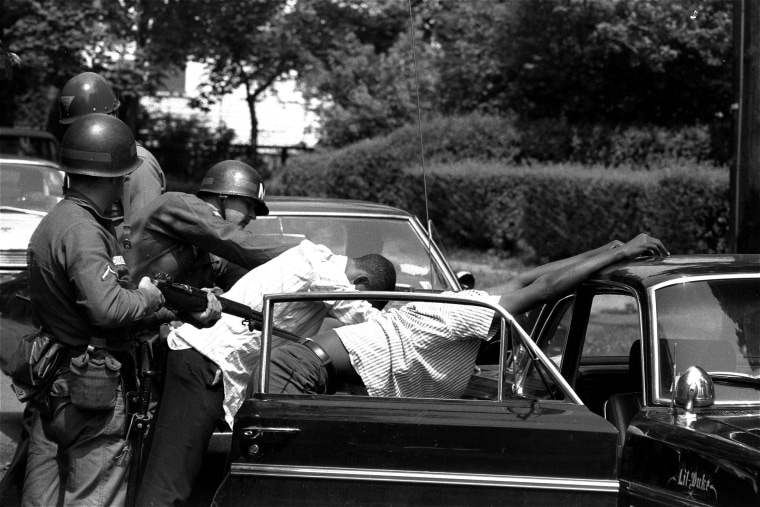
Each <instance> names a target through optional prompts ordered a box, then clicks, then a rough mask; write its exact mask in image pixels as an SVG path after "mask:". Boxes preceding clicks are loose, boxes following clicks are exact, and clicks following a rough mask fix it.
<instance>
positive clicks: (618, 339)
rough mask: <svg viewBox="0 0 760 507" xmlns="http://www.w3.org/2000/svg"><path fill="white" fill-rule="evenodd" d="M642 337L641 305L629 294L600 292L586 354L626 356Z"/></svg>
mask: <svg viewBox="0 0 760 507" xmlns="http://www.w3.org/2000/svg"><path fill="white" fill-rule="evenodd" d="M640 338H641V325H640V320H639V311H638V304H637V303H636V299H635V298H634V297H633V296H632V295H629V294H596V295H594V299H593V301H592V304H591V312H590V314H589V320H588V328H587V329H586V340H585V341H584V343H583V354H582V357H605V356H625V357H628V353H629V352H630V350H631V345H632V344H633V342H635V341H636V340H638V339H640Z"/></svg>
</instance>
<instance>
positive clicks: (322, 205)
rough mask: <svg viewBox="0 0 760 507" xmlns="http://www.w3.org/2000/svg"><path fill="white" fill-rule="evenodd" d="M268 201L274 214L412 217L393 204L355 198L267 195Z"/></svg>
mask: <svg viewBox="0 0 760 507" xmlns="http://www.w3.org/2000/svg"><path fill="white" fill-rule="evenodd" d="M266 203H267V207H268V208H269V212H270V213H271V214H273V215H286V214H294V215H297V214H300V215H312V214H313V215H365V216H367V215H375V216H386V217H387V216H391V217H396V218H403V219H409V218H410V217H412V215H411V213H408V212H406V211H404V210H401V209H399V208H394V207H393V206H388V205H385V204H379V203H375V202H369V201H360V200H354V199H333V198H329V197H296V196H267V198H266Z"/></svg>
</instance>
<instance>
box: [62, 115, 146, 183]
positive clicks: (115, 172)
mask: <svg viewBox="0 0 760 507" xmlns="http://www.w3.org/2000/svg"><path fill="white" fill-rule="evenodd" d="M61 163H62V165H63V170H64V171H65V172H67V173H71V174H84V175H87V176H99V177H102V178H114V177H117V176H124V175H126V174H129V173H131V172H132V171H134V170H135V169H137V167H138V166H139V165H140V164H141V163H142V160H141V159H140V158H138V157H137V144H136V143H135V138H134V136H133V135H132V131H131V130H129V127H127V125H126V124H125V123H124V122H123V121H121V120H120V119H118V118H115V117H113V116H110V115H107V114H101V113H95V114H88V115H85V116H82V117H81V118H79V119H78V120H76V121H75V122H74V123H72V124H71V126H70V127H69V128H68V129H67V130H66V134H64V136H63V140H62V141H61Z"/></svg>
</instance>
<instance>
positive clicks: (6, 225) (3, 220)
mask: <svg viewBox="0 0 760 507" xmlns="http://www.w3.org/2000/svg"><path fill="white" fill-rule="evenodd" d="M63 178H64V173H63V171H61V167H60V165H59V164H58V163H57V162H52V161H50V160H45V159H40V158H31V157H21V156H7V155H3V154H0V233H1V234H2V243H0V350H1V351H2V352H1V353H0V368H1V367H3V366H4V365H5V360H6V355H7V354H10V352H11V351H12V350H14V348H15V346H14V344H13V343H12V340H13V339H15V338H14V337H17V336H21V335H23V333H24V331H25V330H26V329H28V328H29V326H30V325H31V324H30V316H29V312H28V308H27V306H28V305H27V304H26V303H24V302H23V301H21V300H19V299H18V298H16V297H15V293H16V292H18V291H19V290H21V289H23V288H24V287H25V286H26V277H25V273H26V249H27V246H28V245H29V238H30V237H31V236H32V232H34V229H35V228H36V227H37V224H39V223H40V220H42V217H44V216H45V215H46V214H47V212H48V211H50V210H51V209H52V208H53V206H55V205H56V203H58V201H60V200H61V199H62V198H63ZM18 333H21V334H18Z"/></svg>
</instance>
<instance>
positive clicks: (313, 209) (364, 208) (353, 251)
mask: <svg viewBox="0 0 760 507" xmlns="http://www.w3.org/2000/svg"><path fill="white" fill-rule="evenodd" d="M267 206H268V207H269V216H265V217H258V218H257V219H256V220H253V221H251V222H250V223H249V224H248V226H247V229H248V230H249V231H251V232H253V233H254V234H257V235H274V236H278V237H282V236H285V237H287V238H289V239H290V240H292V241H293V242H297V241H300V240H301V239H308V240H310V241H312V242H313V243H316V244H321V245H325V246H327V247H328V248H330V250H332V252H333V253H336V254H340V255H346V256H349V257H359V256H361V255H366V254H370V253H375V254H380V255H383V256H385V257H386V258H388V259H389V260H390V261H391V262H393V264H394V265H395V267H396V273H397V280H396V282H397V283H396V289H397V290H406V291H420V290H423V291H443V290H460V289H461V288H463V287H464V288H472V286H473V285H474V284H475V280H474V279H473V278H472V275H471V274H470V273H466V272H462V273H458V274H455V273H454V272H453V271H452V269H451V267H450V266H449V264H448V262H447V260H446V258H445V257H444V255H443V253H442V251H441V249H440V248H439V245H438V243H436V242H435V241H433V239H432V235H428V233H427V232H426V230H425V228H423V226H422V224H421V223H420V221H419V220H418V219H417V217H416V216H414V215H412V214H411V213H407V212H406V211H403V210H401V209H398V208H394V207H392V206H386V205H383V204H377V203H372V202H367V201H358V200H348V199H328V198H310V197H277V196H275V197H268V198H267Z"/></svg>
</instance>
